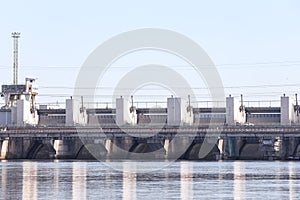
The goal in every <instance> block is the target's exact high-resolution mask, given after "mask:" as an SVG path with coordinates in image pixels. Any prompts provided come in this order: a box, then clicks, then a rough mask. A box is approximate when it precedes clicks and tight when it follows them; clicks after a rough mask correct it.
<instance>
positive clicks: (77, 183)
mask: <svg viewBox="0 0 300 200" xmlns="http://www.w3.org/2000/svg"><path fill="white" fill-rule="evenodd" d="M86 175H87V174H86V164H85V163H77V162H74V163H73V179H72V182H73V186H72V191H73V195H72V197H73V199H74V200H84V199H86V188H87V185H86Z"/></svg>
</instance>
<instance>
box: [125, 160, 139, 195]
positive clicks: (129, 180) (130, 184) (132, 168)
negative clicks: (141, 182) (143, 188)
mask: <svg viewBox="0 0 300 200" xmlns="http://www.w3.org/2000/svg"><path fill="white" fill-rule="evenodd" d="M136 177H137V174H136V163H135V162H124V163H123V199H124V200H135V199H136Z"/></svg>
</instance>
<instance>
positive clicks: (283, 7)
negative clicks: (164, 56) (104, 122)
mask: <svg viewBox="0 0 300 200" xmlns="http://www.w3.org/2000/svg"><path fill="white" fill-rule="evenodd" d="M299 11H300V2H299V1H297V0H294V1H288V0H285V1H283V0H282V1H276V0H265V1H258V0H251V1H196V0H195V1H174V0H165V1H156V0H152V1H138V0H136V1H74V0H72V1H57V0H52V1H31V0H27V1H2V2H1V3H0V27H1V29H0V30H1V31H0V83H10V82H11V80H12V77H11V76H12V75H11V74H12V69H11V66H12V40H11V37H10V34H11V32H13V31H20V32H21V39H20V58H19V59H20V72H19V73H20V76H19V80H20V81H19V82H21V81H23V80H24V78H25V76H29V77H37V78H39V80H38V84H39V85H40V87H41V89H40V92H41V93H44V94H58V93H60V94H66V95H68V94H72V91H71V90H60V91H54V90H53V89H49V88H48V89H47V88H43V87H45V86H68V87H72V86H74V82H75V80H76V76H77V72H78V70H79V67H80V66H81V65H82V64H83V62H84V60H85V59H86V58H87V56H88V55H89V54H90V53H91V52H92V51H93V49H95V48H96V47H97V46H98V45H100V44H101V43H102V42H104V41H105V40H107V39H109V38H110V37H112V36H114V35H117V34H119V33H121V32H124V31H129V30H132V29H138V28H144V27H153V28H164V29H170V30H173V31H176V32H179V33H182V34H184V35H186V36H188V37H189V38H191V39H193V40H194V41H196V42H197V43H198V44H199V45H200V46H202V47H203V48H204V49H205V51H206V52H207V53H208V55H209V56H210V57H211V58H212V60H213V61H214V63H215V64H216V65H217V67H218V69H219V73H220V75H221V78H222V80H223V84H224V85H225V87H231V86H234V87H238V86H252V85H282V87H277V86H273V87H254V88H251V87H246V88H225V90H226V93H227V94H229V93H232V94H234V95H238V94H240V93H244V94H245V96H247V95H248V96H249V97H247V98H249V99H256V98H260V97H261V96H262V95H264V94H266V95H268V96H267V97H266V99H279V96H280V94H282V93H287V94H294V93H295V92H298V93H300V87H299V86H300V80H299V74H300V12H299ZM257 63H267V64H257ZM124 64H126V63H124ZM224 64H226V65H224ZM227 64H228V65H227ZM248 64H250V65H248ZM253 64H254V65H253ZM68 67H70V68H68ZM291 84H292V85H291ZM286 85H289V86H286ZM293 85H295V86H293ZM284 86H285V87H284ZM43 100H45V99H43ZM46 100H47V99H46Z"/></svg>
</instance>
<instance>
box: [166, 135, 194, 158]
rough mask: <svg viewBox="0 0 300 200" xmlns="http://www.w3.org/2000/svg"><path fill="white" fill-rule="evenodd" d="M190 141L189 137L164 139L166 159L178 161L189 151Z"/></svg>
mask: <svg viewBox="0 0 300 200" xmlns="http://www.w3.org/2000/svg"><path fill="white" fill-rule="evenodd" d="M192 140H193V139H191V138H189V137H180V138H173V139H172V140H170V139H166V140H165V143H164V149H165V151H166V156H165V157H166V159H179V158H180V157H181V156H183V155H184V154H185V153H186V151H187V150H188V149H189V147H190V144H191V143H192Z"/></svg>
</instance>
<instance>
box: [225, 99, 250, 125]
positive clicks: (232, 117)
mask: <svg viewBox="0 0 300 200" xmlns="http://www.w3.org/2000/svg"><path fill="white" fill-rule="evenodd" d="M240 106H241V105H240V104H239V102H238V101H237V100H236V99H234V97H231V96H229V97H227V98H226V124H228V125H236V124H237V123H240V124H243V123H245V122H246V113H245V110H244V109H240Z"/></svg>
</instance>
